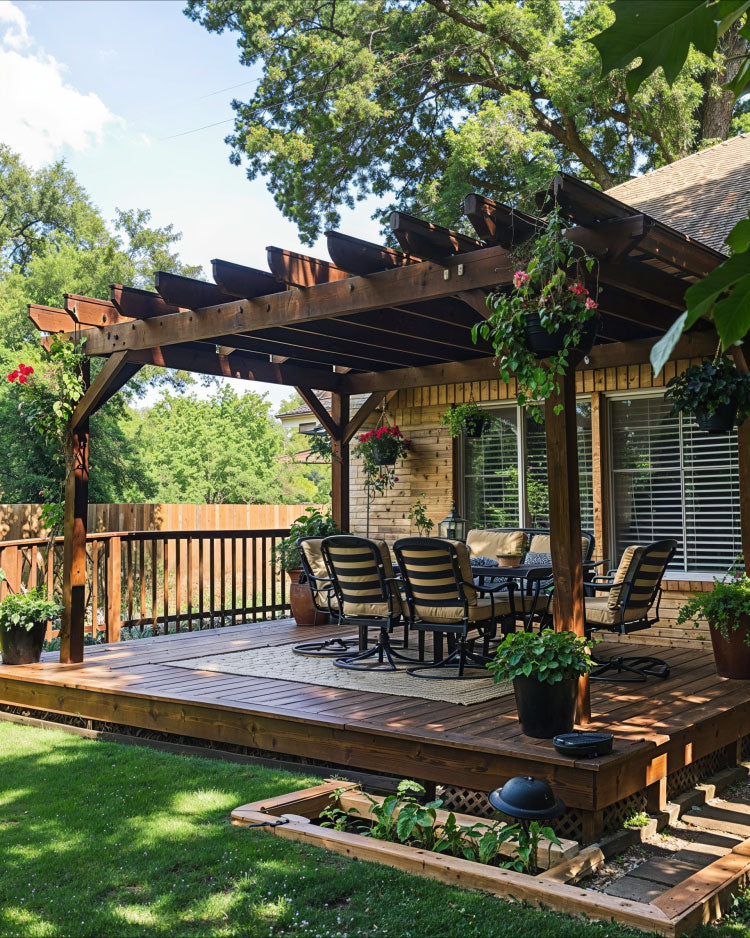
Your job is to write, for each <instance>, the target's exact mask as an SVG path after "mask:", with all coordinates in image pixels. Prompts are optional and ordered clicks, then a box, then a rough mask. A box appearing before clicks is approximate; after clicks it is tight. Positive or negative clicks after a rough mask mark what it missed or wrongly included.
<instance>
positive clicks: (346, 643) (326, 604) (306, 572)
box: [292, 537, 359, 658]
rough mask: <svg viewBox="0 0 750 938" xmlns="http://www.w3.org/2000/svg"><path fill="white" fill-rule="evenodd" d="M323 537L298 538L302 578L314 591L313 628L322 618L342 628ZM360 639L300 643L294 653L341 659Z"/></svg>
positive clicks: (319, 640) (327, 639)
mask: <svg viewBox="0 0 750 938" xmlns="http://www.w3.org/2000/svg"><path fill="white" fill-rule="evenodd" d="M322 543H323V538H322V537H300V538H297V550H298V551H299V558H300V565H301V567H302V576H303V578H304V580H305V582H306V583H307V584H308V586H309V587H310V594H311V596H312V602H313V608H314V609H315V616H314V619H313V624H314V625H317V623H318V616H323V617H329V618H334V619H335V620H336V621H337V622H338V623H339V625H340V624H341V614H340V610H339V604H338V601H337V599H336V593H335V590H334V588H333V580H332V579H331V577H330V574H329V573H328V568H327V567H326V563H325V559H324V558H323V551H322V549H321V544H322ZM358 642H359V640H358V638H357V636H346V637H340V636H335V637H333V638H325V639H317V640H313V641H309V642H299V643H298V644H297V645H294V646H293V648H292V651H293V652H295V654H298V655H308V656H310V657H317V658H338V657H340V656H341V655H342V654H345V653H346V652H347V651H349V649H350V648H351V647H352V646H356V645H357V644H358Z"/></svg>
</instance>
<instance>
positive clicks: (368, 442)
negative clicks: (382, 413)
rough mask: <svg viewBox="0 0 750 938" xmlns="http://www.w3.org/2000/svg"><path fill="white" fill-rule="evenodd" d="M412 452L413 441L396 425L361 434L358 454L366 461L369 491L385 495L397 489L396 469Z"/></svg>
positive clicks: (365, 470)
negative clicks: (386, 492)
mask: <svg viewBox="0 0 750 938" xmlns="http://www.w3.org/2000/svg"><path fill="white" fill-rule="evenodd" d="M410 449H411V440H407V439H406V438H405V437H404V435H403V433H402V432H401V431H400V430H399V428H398V427H396V426H393V427H389V426H387V425H384V426H382V427H376V428H375V429H374V430H368V431H367V432H366V433H363V434H361V435H360V438H359V441H358V442H357V445H356V446H355V447H354V455H355V456H358V457H359V458H360V459H361V460H362V462H363V466H364V472H365V485H366V486H367V488H368V491H372V492H378V493H379V494H382V493H383V492H385V491H387V490H388V489H391V488H393V486H394V485H395V483H396V482H398V476H397V475H396V474H395V471H394V469H393V466H395V465H396V462H397V460H399V459H405V458H406V456H408V455H409V450H410Z"/></svg>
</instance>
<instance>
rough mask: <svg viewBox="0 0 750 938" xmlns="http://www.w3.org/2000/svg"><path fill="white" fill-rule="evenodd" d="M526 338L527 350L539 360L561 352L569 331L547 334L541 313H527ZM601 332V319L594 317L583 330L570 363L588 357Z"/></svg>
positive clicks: (562, 330) (525, 323) (573, 350)
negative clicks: (540, 316)
mask: <svg viewBox="0 0 750 938" xmlns="http://www.w3.org/2000/svg"><path fill="white" fill-rule="evenodd" d="M523 328H524V336H525V339H526V348H528V350H529V351H530V352H533V354H534V355H536V357H537V358H549V357H550V355H555V354H556V353H557V352H559V351H561V350H562V348H563V346H564V345H565V336H566V335H567V334H568V330H567V329H563V328H561V329H558V331H557V332H547V330H546V329H545V328H544V326H543V325H542V322H541V319H540V318H539V313H534V312H530V313H526V315H525V316H524V327H523ZM598 331H599V317H598V316H592V317H591V319H589V320H588V321H587V323H586V325H585V326H584V328H583V335H582V336H581V340H580V342H579V343H578V345H577V346H576V347H575V348H574V349H571V352H570V361H571V362H578V361H580V359H581V358H583V357H584V355H588V353H589V352H590V351H591V349H592V346H593V345H594V339H595V338H596V334H597V332H598Z"/></svg>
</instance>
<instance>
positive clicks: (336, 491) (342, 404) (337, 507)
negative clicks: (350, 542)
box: [331, 391, 349, 531]
mask: <svg viewBox="0 0 750 938" xmlns="http://www.w3.org/2000/svg"><path fill="white" fill-rule="evenodd" d="M331 418H332V420H333V423H334V425H335V435H334V436H333V448H334V456H333V460H332V462H331V514H332V515H333V520H334V521H335V522H336V524H337V525H338V526H339V527H340V528H341V530H342V531H348V530H349V440H347V439H346V437H345V433H346V427H347V424H348V423H349V395H348V394H338V393H337V392H336V391H334V392H332V394H331Z"/></svg>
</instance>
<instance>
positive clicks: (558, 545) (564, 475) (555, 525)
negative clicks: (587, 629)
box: [545, 368, 591, 723]
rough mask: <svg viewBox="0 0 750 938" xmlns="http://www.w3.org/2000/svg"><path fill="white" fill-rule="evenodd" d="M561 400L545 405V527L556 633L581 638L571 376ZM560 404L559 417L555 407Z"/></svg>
mask: <svg viewBox="0 0 750 938" xmlns="http://www.w3.org/2000/svg"><path fill="white" fill-rule="evenodd" d="M561 384H562V390H561V393H560V394H553V395H552V396H551V397H549V398H548V399H547V403H546V409H545V420H546V431H547V478H548V479H549V486H548V488H549V527H550V541H551V545H550V549H551V552H552V570H553V574H554V582H555V591H554V600H553V602H554V608H553V616H554V622H555V629H556V630H557V631H562V630H563V629H568V630H569V631H571V632H575V633H576V635H583V634H584V627H583V625H584V607H583V557H582V552H581V503H580V492H579V485H578V445H577V430H576V394H575V371H574V370H573V369H572V368H571V369H569V370H568V373H567V374H566V375H565V377H564V378H562V379H561ZM560 404H562V410H561V411H560V413H559V414H556V413H555V409H556V407H558V406H559V405H560ZM590 719H591V707H590V702H589V682H588V676H583V677H581V679H580V681H579V685H578V706H577V720H578V723H588V722H589V720H590Z"/></svg>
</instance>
